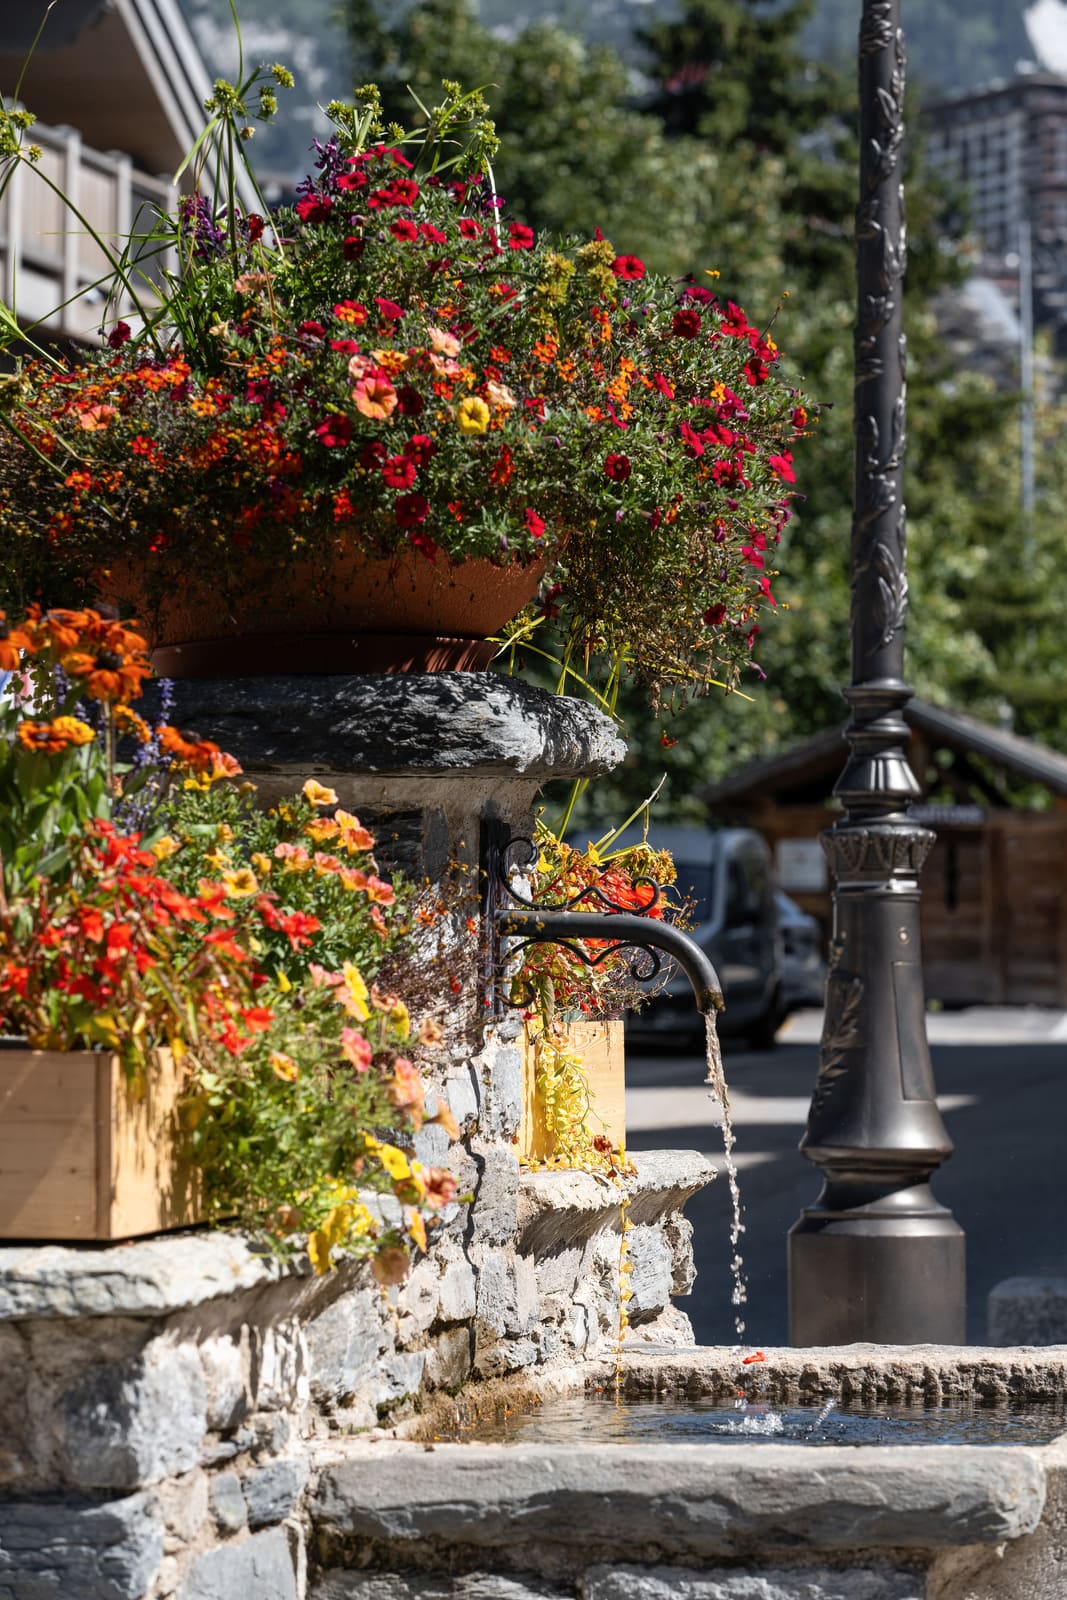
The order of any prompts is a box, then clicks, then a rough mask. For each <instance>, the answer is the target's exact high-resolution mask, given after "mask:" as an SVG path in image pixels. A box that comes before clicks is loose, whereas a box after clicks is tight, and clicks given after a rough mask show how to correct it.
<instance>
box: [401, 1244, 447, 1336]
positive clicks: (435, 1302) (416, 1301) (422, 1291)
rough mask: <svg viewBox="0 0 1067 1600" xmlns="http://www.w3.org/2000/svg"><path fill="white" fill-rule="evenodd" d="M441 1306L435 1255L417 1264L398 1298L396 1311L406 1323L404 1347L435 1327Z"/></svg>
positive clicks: (422, 1259)
mask: <svg viewBox="0 0 1067 1600" xmlns="http://www.w3.org/2000/svg"><path fill="white" fill-rule="evenodd" d="M440 1303H441V1269H440V1263H439V1262H438V1260H437V1257H436V1252H434V1254H432V1255H428V1256H423V1257H422V1258H421V1260H419V1261H416V1263H415V1265H414V1266H413V1267H412V1269H411V1272H410V1274H409V1276H408V1281H407V1282H406V1283H405V1284H404V1286H403V1288H402V1289H401V1290H400V1292H399V1294H398V1295H397V1297H396V1309H397V1311H398V1312H399V1314H400V1316H401V1317H402V1319H403V1329H402V1342H403V1343H405V1344H406V1343H410V1342H411V1341H412V1340H414V1339H416V1338H418V1336H419V1334H422V1333H426V1332H427V1330H428V1329H429V1328H430V1327H432V1325H433V1323H434V1322H435V1321H436V1319H437V1315H438V1308H439V1306H440Z"/></svg>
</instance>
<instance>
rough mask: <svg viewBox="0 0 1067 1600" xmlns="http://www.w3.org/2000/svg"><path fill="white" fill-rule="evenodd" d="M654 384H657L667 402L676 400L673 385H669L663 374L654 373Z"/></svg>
mask: <svg viewBox="0 0 1067 1600" xmlns="http://www.w3.org/2000/svg"><path fill="white" fill-rule="evenodd" d="M652 382H653V383H654V384H655V386H656V388H657V389H658V390H659V392H660V394H661V395H663V396H664V398H665V399H667V400H673V399H674V390H673V388H672V387H671V385H670V384H669V383H668V381H667V379H666V378H665V377H664V376H663V374H662V372H654V373H653V374H652Z"/></svg>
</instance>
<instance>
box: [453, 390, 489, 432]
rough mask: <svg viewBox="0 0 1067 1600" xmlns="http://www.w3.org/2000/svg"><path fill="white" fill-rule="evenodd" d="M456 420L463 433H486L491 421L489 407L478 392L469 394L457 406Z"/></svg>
mask: <svg viewBox="0 0 1067 1600" xmlns="http://www.w3.org/2000/svg"><path fill="white" fill-rule="evenodd" d="M456 422H457V423H458V424H459V430H460V432H461V433H472V434H478V433H484V432H485V430H486V429H487V428H488V426H489V422H490V411H489V407H488V406H487V405H486V403H485V401H484V400H480V399H479V398H478V396H477V395H476V394H471V395H468V396H467V398H466V399H465V400H461V401H460V403H459V405H458V407H457V408H456Z"/></svg>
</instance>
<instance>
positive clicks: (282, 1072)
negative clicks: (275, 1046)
mask: <svg viewBox="0 0 1067 1600" xmlns="http://www.w3.org/2000/svg"><path fill="white" fill-rule="evenodd" d="M267 1059H268V1060H269V1061H270V1064H271V1068H272V1069H273V1072H274V1075H275V1077H278V1078H281V1080H282V1082H283V1083H295V1082H296V1080H297V1078H299V1076H300V1068H299V1067H298V1066H297V1064H296V1062H295V1061H294V1060H293V1058H292V1056H287V1055H286V1054H285V1052H284V1050H272V1051H271V1053H270V1055H269V1057H268V1058H267Z"/></svg>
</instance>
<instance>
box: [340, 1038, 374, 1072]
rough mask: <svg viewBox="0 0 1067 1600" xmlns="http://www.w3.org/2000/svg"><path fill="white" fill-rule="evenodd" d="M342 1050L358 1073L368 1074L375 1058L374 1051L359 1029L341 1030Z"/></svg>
mask: <svg viewBox="0 0 1067 1600" xmlns="http://www.w3.org/2000/svg"><path fill="white" fill-rule="evenodd" d="M341 1049H342V1050H343V1051H344V1053H345V1055H346V1057H347V1058H348V1060H349V1061H351V1063H352V1065H353V1066H354V1067H355V1069H356V1071H357V1072H366V1070H367V1068H368V1067H369V1066H370V1064H371V1061H372V1060H373V1058H374V1051H373V1050H372V1049H371V1047H370V1044H369V1042H368V1040H367V1039H365V1038H364V1036H363V1034H361V1033H360V1031H359V1029H358V1028H342V1029H341Z"/></svg>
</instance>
